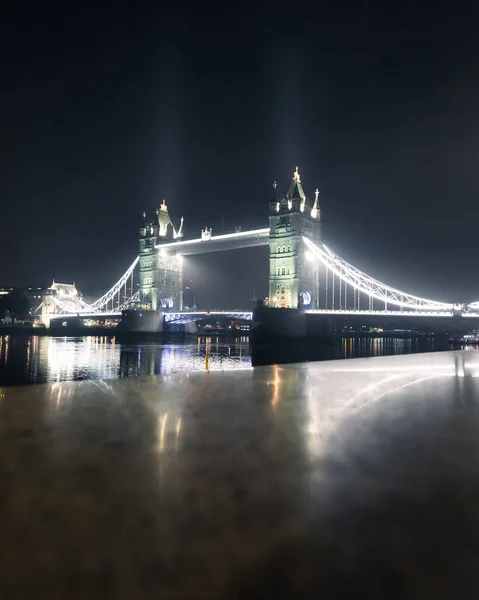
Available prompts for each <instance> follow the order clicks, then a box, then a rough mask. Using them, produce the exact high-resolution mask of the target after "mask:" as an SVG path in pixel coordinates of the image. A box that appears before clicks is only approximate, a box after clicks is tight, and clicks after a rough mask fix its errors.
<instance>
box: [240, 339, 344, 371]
mask: <svg viewBox="0 0 479 600" xmlns="http://www.w3.org/2000/svg"><path fill="white" fill-rule="evenodd" d="M341 357H342V356H341V352H340V347H339V346H338V344H336V343H333V344H329V345H318V344H316V345H315V344H291V343H271V344H265V343H255V342H252V343H251V363H252V365H253V367H258V366H261V365H272V364H287V363H301V362H309V361H320V360H334V359H336V358H341Z"/></svg>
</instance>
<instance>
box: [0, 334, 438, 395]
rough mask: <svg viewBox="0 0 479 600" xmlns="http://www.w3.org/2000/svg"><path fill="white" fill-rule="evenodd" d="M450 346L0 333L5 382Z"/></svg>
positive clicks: (0, 373) (0, 372)
mask: <svg viewBox="0 0 479 600" xmlns="http://www.w3.org/2000/svg"><path fill="white" fill-rule="evenodd" d="M437 349H448V346H447V345H446V346H445V347H444V348H443V347H440V348H439V347H437V342H435V340H434V339H433V338H423V339H421V338H418V339H412V340H411V339H391V338H362V339H361V338H343V339H341V340H338V342H337V343H336V344H334V345H332V346H321V345H316V346H311V345H309V346H306V345H305V346H301V345H298V344H283V345H274V346H262V347H260V348H253V351H251V348H250V344H249V340H248V338H246V337H239V338H236V339H227V338H221V337H217V336H213V337H204V336H203V337H198V338H192V339H190V340H187V341H184V342H182V343H160V342H157V341H139V342H138V343H127V344H125V343H118V341H117V340H116V338H115V337H114V336H85V337H42V336H40V337H37V336H31V337H27V336H12V335H5V336H0V385H6V384H23V383H41V382H59V381H68V380H72V379H116V378H119V377H137V376H147V375H155V374H160V373H161V374H166V375H169V374H172V373H189V372H192V371H217V370H226V369H244V368H251V366H252V365H261V364H274V363H278V364H279V363H292V362H304V361H315V360H331V359H338V358H353V357H366V356H384V355H389V354H410V353H414V352H431V351H433V350H437Z"/></svg>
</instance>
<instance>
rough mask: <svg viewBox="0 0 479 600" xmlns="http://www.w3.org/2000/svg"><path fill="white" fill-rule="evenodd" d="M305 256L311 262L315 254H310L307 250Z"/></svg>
mask: <svg viewBox="0 0 479 600" xmlns="http://www.w3.org/2000/svg"><path fill="white" fill-rule="evenodd" d="M304 255H305V257H306V260H309V261H311V262H312V261H313V260H314V254H313V253H312V252H310V251H309V250H306V252H305V254H304Z"/></svg>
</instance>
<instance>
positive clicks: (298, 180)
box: [288, 167, 306, 203]
mask: <svg viewBox="0 0 479 600" xmlns="http://www.w3.org/2000/svg"><path fill="white" fill-rule="evenodd" d="M295 188H298V194H299V197H300V198H301V200H302V201H303V203H304V201H305V200H306V195H305V193H304V191H303V186H302V185H301V176H300V174H299V167H296V169H295V170H294V171H293V181H292V182H291V185H290V186H289V190H288V198H289V200H291V199H292V198H293V197H294V190H295Z"/></svg>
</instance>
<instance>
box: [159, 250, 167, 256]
mask: <svg viewBox="0 0 479 600" xmlns="http://www.w3.org/2000/svg"><path fill="white" fill-rule="evenodd" d="M167 254H168V253H167V251H166V250H165V249H164V248H160V256H166V255H167Z"/></svg>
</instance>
